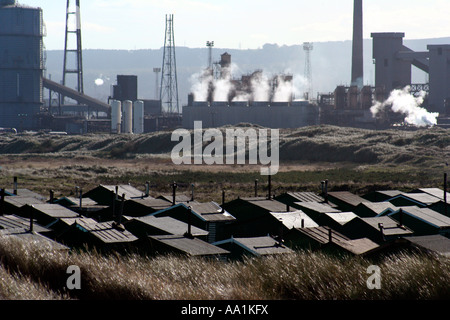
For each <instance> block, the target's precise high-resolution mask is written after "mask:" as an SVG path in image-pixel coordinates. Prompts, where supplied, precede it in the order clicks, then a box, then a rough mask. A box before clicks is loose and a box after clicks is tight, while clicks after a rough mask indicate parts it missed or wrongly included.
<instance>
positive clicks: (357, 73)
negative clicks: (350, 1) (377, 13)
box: [351, 0, 364, 88]
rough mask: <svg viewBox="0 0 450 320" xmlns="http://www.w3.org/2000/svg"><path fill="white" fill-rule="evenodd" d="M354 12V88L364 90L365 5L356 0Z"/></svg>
mask: <svg viewBox="0 0 450 320" xmlns="http://www.w3.org/2000/svg"><path fill="white" fill-rule="evenodd" d="M353 10H354V12H353V48H352V81H351V85H352V86H358V87H359V88H362V87H363V85H364V59H363V3H362V0H354V9H353Z"/></svg>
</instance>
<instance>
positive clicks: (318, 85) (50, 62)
mask: <svg viewBox="0 0 450 320" xmlns="http://www.w3.org/2000/svg"><path fill="white" fill-rule="evenodd" d="M443 43H450V37H448V38H436V39H420V40H405V45H406V46H408V47H410V48H411V49H413V50H416V51H425V50H426V46H427V45H428V44H443ZM224 52H228V53H229V54H231V58H232V62H233V63H235V64H236V65H237V67H238V70H236V71H235V72H234V74H233V76H234V77H240V76H241V75H242V74H246V73H251V72H253V71H255V70H258V69H261V70H264V71H265V72H267V73H269V74H271V73H283V72H289V73H292V74H293V75H294V77H296V78H301V77H302V76H303V74H304V67H305V53H304V50H303V47H302V45H301V44H299V45H294V46H279V45H277V44H265V45H264V46H263V47H262V48H259V49H255V50H237V49H226V48H214V49H213V59H214V61H218V60H220V55H221V54H222V53H224ZM162 56H163V50H162V48H161V49H158V50H155V49H149V50H128V51H127V50H84V51H83V65H84V70H83V71H84V83H85V93H87V94H88V95H91V96H94V97H97V98H99V99H101V100H106V99H107V97H108V96H109V95H110V92H111V85H113V84H115V81H116V76H117V75H118V74H131V75H137V76H138V86H139V98H140V99H153V98H154V95H155V74H154V72H153V68H155V67H161V65H162ZM207 57H208V51H207V49H206V48H186V47H177V48H176V58H177V77H178V88H179V99H180V103H181V104H183V105H184V104H186V103H187V95H188V93H189V92H190V88H191V86H192V83H191V82H190V78H191V76H192V75H193V74H195V73H198V72H199V71H201V70H202V68H204V67H205V66H206V64H207ZM364 59H365V61H364V69H365V70H364V72H365V83H367V84H373V82H374V77H375V74H374V67H373V62H372V40H371V39H366V40H365V41H364ZM311 64H312V76H313V90H314V92H331V91H333V90H334V89H335V87H336V86H337V85H348V84H349V81H350V72H351V41H335V42H318V43H314V50H313V52H312V54H311ZM62 65H63V51H61V50H59V51H58V50H56V51H52V50H50V51H48V52H47V71H46V72H47V76H48V77H50V76H51V78H52V80H54V81H60V80H61V79H62V69H63V68H62ZM97 78H102V79H103V80H104V84H103V85H102V86H96V85H95V83H94V81H95V80H96V79H97ZM413 81H414V82H418V83H419V82H425V81H426V75H425V74H424V73H423V72H421V71H419V70H414V71H413ZM300 82H301V81H300ZM299 89H300V90H301V89H302V88H299Z"/></svg>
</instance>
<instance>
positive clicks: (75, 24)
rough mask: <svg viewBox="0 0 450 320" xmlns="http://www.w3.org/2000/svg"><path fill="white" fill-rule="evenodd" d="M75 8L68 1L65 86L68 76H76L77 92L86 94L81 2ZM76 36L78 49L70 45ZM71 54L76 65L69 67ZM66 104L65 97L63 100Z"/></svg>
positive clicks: (64, 68)
mask: <svg viewBox="0 0 450 320" xmlns="http://www.w3.org/2000/svg"><path fill="white" fill-rule="evenodd" d="M75 1H76V3H75V8H74V7H73V5H72V2H71V0H67V8H66V36H65V41H64V67H63V80H62V84H63V86H66V82H67V75H68V74H75V75H76V78H77V79H76V80H77V83H76V90H77V91H78V92H79V93H84V85H83V56H82V47H81V18H80V0H75ZM73 36H75V38H76V48H72V47H70V45H69V42H70V38H72V37H73ZM69 54H70V55H72V56H73V55H75V65H70V66H69ZM62 104H64V97H63V98H62Z"/></svg>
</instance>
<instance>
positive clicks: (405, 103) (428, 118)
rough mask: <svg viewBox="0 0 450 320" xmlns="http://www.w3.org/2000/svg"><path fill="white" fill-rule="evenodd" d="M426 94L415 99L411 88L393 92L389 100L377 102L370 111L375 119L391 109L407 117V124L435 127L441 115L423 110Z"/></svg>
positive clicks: (407, 87) (423, 93)
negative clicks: (387, 109)
mask: <svg viewBox="0 0 450 320" xmlns="http://www.w3.org/2000/svg"><path fill="white" fill-rule="evenodd" d="M425 96H426V93H425V92H424V91H422V92H420V94H419V96H418V97H415V96H413V95H412V94H411V92H410V87H409V86H406V87H405V88H403V89H396V90H393V91H392V92H391V94H390V96H389V98H388V99H387V100H386V101H385V102H378V101H377V102H376V103H375V104H374V105H373V106H372V108H370V111H371V112H372V115H373V117H377V115H378V114H379V113H380V112H382V111H384V110H385V109H386V108H389V107H390V108H391V110H392V111H393V112H395V113H402V114H404V115H405V120H404V121H405V123H407V124H409V125H415V126H418V127H425V126H434V125H436V124H437V117H439V113H432V112H428V111H427V110H426V109H424V108H422V107H421V105H422V103H423V102H424V99H425Z"/></svg>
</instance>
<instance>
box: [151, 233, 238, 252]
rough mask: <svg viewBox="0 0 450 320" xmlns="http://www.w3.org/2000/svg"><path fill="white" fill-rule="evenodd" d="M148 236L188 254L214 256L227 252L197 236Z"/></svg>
mask: <svg viewBox="0 0 450 320" xmlns="http://www.w3.org/2000/svg"><path fill="white" fill-rule="evenodd" d="M149 238H150V239H152V240H155V241H157V242H160V243H162V244H164V245H165V246H167V247H170V248H173V249H175V251H179V252H183V253H185V254H187V255H189V256H215V255H224V254H228V253H229V251H227V250H224V249H222V248H219V247H217V246H214V245H212V244H209V243H207V242H205V241H203V240H200V239H198V238H186V237H183V236H177V235H165V236H149Z"/></svg>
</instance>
